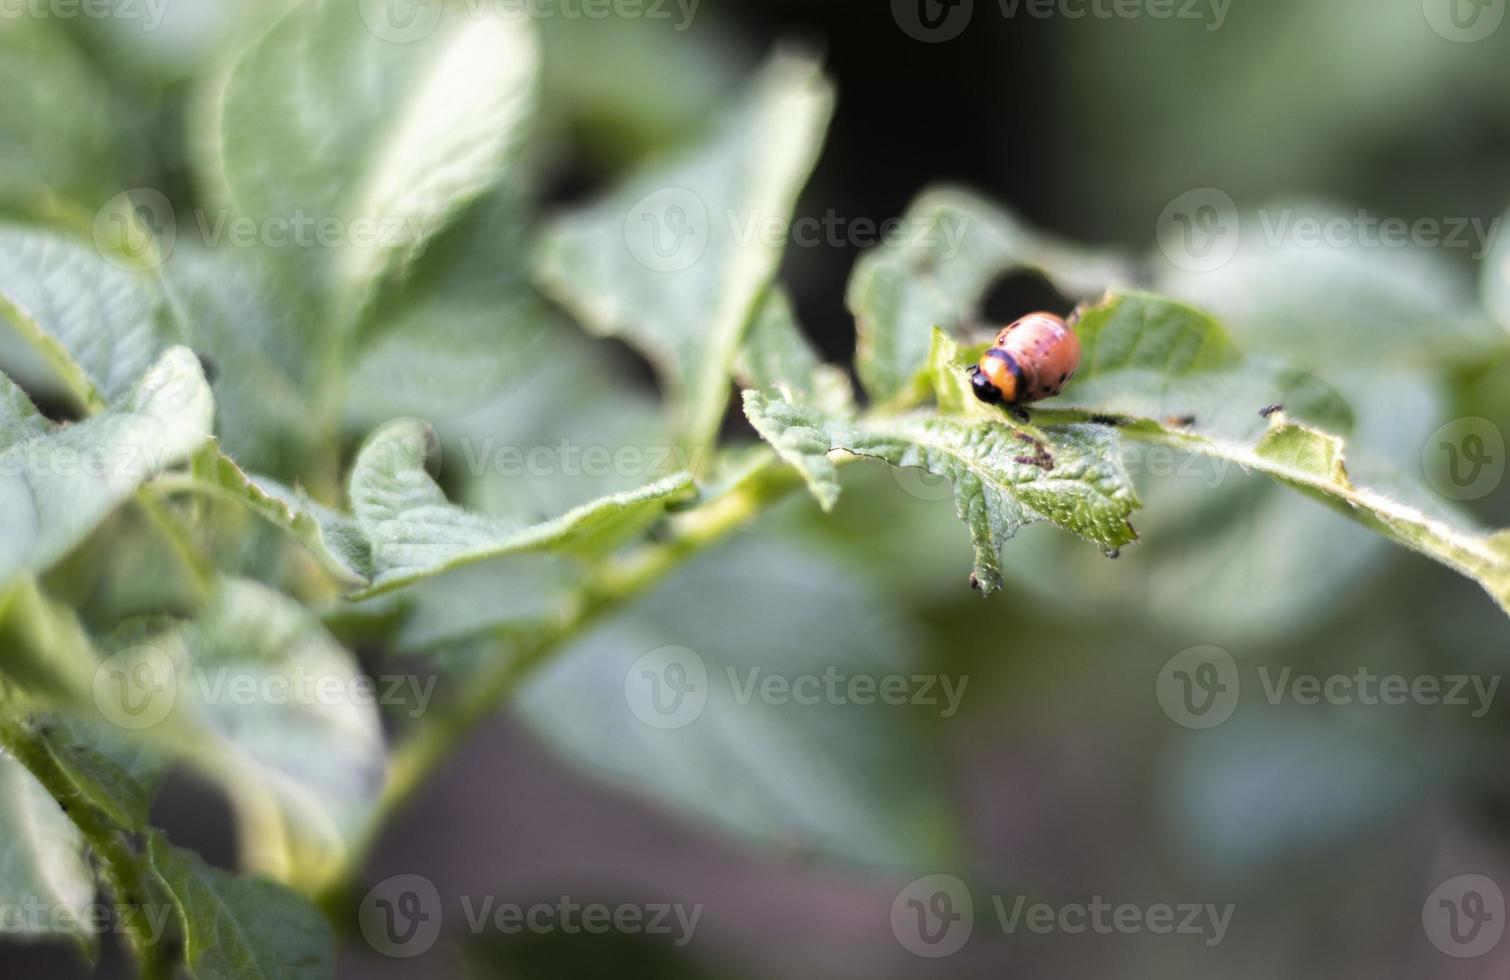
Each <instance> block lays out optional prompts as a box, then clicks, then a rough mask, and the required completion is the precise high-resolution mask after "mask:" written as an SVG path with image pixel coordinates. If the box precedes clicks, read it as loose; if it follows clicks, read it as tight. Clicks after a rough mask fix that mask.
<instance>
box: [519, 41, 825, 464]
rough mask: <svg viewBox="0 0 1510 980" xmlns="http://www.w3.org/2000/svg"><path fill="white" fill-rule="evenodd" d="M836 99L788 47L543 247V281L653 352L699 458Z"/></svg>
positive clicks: (600, 323)
mask: <svg viewBox="0 0 1510 980" xmlns="http://www.w3.org/2000/svg"><path fill="white" fill-rule="evenodd" d="M832 104H833V93H832V91H831V89H830V86H829V84H828V82H827V81H826V80H825V79H824V78H823V76H822V74H821V73H820V71H819V70H818V68H817V66H816V65H814V64H812V63H811V62H809V61H806V60H802V59H799V58H795V57H789V56H778V57H777V58H776V59H775V60H774V61H773V62H772V63H771V64H770V65H768V66H767V68H766V70H765V71H764V73H763V74H762V76H761V77H760V79H759V80H758V82H757V83H756V85H755V89H754V91H753V92H752V93H751V94H750V95H749V96H748V97H747V98H746V99H745V101H744V103H743V105H742V106H740V107H739V108H738V109H737V110H736V111H734V112H733V113H731V114H729V115H728V116H726V117H725V118H724V119H723V120H722V121H721V123H720V124H719V126H718V128H717V129H716V130H715V131H714V132H713V134H712V135H710V136H709V137H708V138H707V139H706V140H705V141H704V142H703V143H701V144H699V145H697V146H695V147H694V148H693V149H692V150H690V151H689V152H687V153H686V154H684V155H683V156H681V157H680V158H677V159H675V160H672V161H670V162H667V163H665V164H662V165H659V166H653V167H651V168H650V169H648V170H645V171H643V172H641V173H639V174H637V175H635V176H634V177H632V178H631V179H630V180H629V181H628V183H626V184H625V185H623V186H622V187H620V188H619V189H617V190H615V191H613V192H612V193H611V194H610V195H609V196H608V197H607V198H605V199H603V200H601V201H599V202H597V203H595V204H592V205H590V206H589V207H587V208H586V209H583V210H580V211H577V212H574V213H571V214H568V215H566V216H565V217H563V218H561V219H560V220H559V221H558V222H557V224H556V225H555V226H554V227H553V228H552V229H551V230H550V231H549V232H548V234H547V236H546V240H545V241H544V243H543V245H542V250H541V257H540V261H539V263H538V270H539V275H540V279H541V281H542V283H543V285H544V286H545V288H546V290H547V291H548V292H549V293H551V294H552V295H553V296H555V297H556V298H557V299H558V300H560V301H561V302H562V303H563V304H564V305H565V306H566V307H567V308H568V309H570V310H571V311H572V312H573V313H574V314H575V315H576V316H577V317H578V319H580V320H581V321H582V323H583V324H584V325H585V326H586V327H588V329H590V330H592V331H594V332H596V333H600V334H604V335H608V336H622V337H623V338H624V339H625V340H627V341H628V342H629V343H631V344H633V345H634V346H635V347H637V348H638V349H639V350H640V351H641V353H643V354H644V355H645V356H646V357H648V358H649V359H650V360H651V361H652V363H653V364H654V365H655V367H656V370H657V372H658V373H659V375H660V377H661V379H662V381H663V383H664V384H665V386H666V388H667V390H668V391H669V392H670V395H671V400H672V402H673V404H674V411H675V415H676V417H677V418H678V419H679V425H678V428H679V430H680V432H681V435H682V438H683V440H684V442H685V444H686V445H687V446H689V447H690V448H691V449H692V450H693V453H694V456H696V455H697V453H698V451H699V450H701V449H702V448H703V447H704V446H706V445H707V444H708V443H709V442H711V441H712V439H713V437H714V435H715V434H716V432H717V430H718V426H719V423H720V422H721V421H722V420H723V415H724V409H725V406H726V405H727V402H728V397H729V374H730V370H731V368H732V366H733V363H734V360H735V357H736V356H737V354H738V352H739V347H740V342H741V340H742V339H743V337H744V335H745V333H746V332H747V330H748V329H749V328H750V325H751V323H752V322H753V320H754V319H755V317H756V315H757V313H758V312H759V308H760V304H761V302H762V299H763V297H764V296H765V293H766V290H767V288H768V287H769V286H770V284H771V282H772V280H773V279H774V278H775V276H776V272H777V269H778V266H779V264H780V262H781V256H782V252H783V245H784V243H785V241H786V237H787V222H788V220H789V218H790V216H791V214H792V210H793V208H794V207H795V205H796V201H797V194H798V192H799V191H800V190H801V189H802V186H803V184H804V183H806V181H807V178H808V174H809V173H810V171H811V170H812V167H813V164H814V163H815V162H816V160H817V156H818V149H819V146H820V144H821V142H822V139H823V134H824V132H825V131H826V129H827V127H828V120H829V116H830V114H831V112H832Z"/></svg>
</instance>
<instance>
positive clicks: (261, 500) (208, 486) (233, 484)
mask: <svg viewBox="0 0 1510 980" xmlns="http://www.w3.org/2000/svg"><path fill="white" fill-rule="evenodd" d="M191 471H192V476H193V479H194V481H195V482H194V486H195V487H196V488H197V489H199V490H201V491H203V492H205V493H208V494H210V495H212V496H221V497H225V498H227V499H229V500H232V501H234V502H236V503H239V504H241V505H242V506H244V507H246V508H247V509H248V510H250V511H251V512H252V513H254V514H256V515H257V516H259V517H261V518H263V519H264V520H266V521H268V522H269V523H271V524H272V525H273V526H274V527H277V528H280V529H282V530H284V531H286V532H288V533H289V534H290V535H292V536H293V537H294V539H295V540H297V541H299V542H300V543H301V544H303V545H304V546H305V547H307V548H308V549H309V551H310V553H311V554H313V555H314V556H315V558H316V560H318V561H319V562H320V564H321V566H322V567H324V568H325V570H326V571H328V572H329V573H330V574H331V575H333V576H334V577H335V578H336V580H337V581H339V582H341V583H343V584H345V585H346V586H348V587H352V588H355V587H358V586H363V585H366V584H367V582H368V580H369V579H370V578H371V572H372V561H371V548H370V546H369V545H368V544H367V539H366V538H364V537H363V536H362V532H361V529H360V528H358V527H357V525H356V522H355V521H353V520H352V519H351V518H350V517H347V516H346V515H344V514H341V513H339V512H337V511H335V510H332V509H330V508H329V507H324V506H322V505H320V504H318V503H316V502H315V501H313V500H310V499H309V498H308V497H307V496H306V495H304V494H303V493H300V492H299V491H297V490H294V489H291V488H289V487H285V486H283V485H282V484H280V483H278V482H276V481H274V480H270V479H267V478H265V477H254V476H252V475H250V474H248V473H246V472H245V471H244V470H242V469H241V467H240V466H237V465H236V461H235V460H233V459H231V458H230V457H229V456H227V455H225V454H224V453H222V452H220V451H219V449H217V448H216V447H214V446H207V447H206V448H205V449H203V450H201V451H200V452H199V453H198V454H196V455H195V457H194V459H193V461H192V463H191Z"/></svg>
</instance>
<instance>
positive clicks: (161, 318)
mask: <svg viewBox="0 0 1510 980" xmlns="http://www.w3.org/2000/svg"><path fill="white" fill-rule="evenodd" d="M0 322H8V323H9V324H10V326H11V328H12V329H13V330H14V331H15V332H16V334H17V335H18V336H19V338H20V339H21V340H22V341H23V342H24V343H25V344H26V345H28V346H29V347H30V348H32V349H33V350H34V351H35V352H36V353H37V354H39V355H40V356H41V358H42V359H43V361H44V362H45V363H46V364H47V366H48V367H49V368H50V369H51V371H52V372H53V373H54V374H55V375H56V379H57V381H59V382H61V383H62V384H63V385H64V387H65V389H66V390H67V391H68V393H69V394H70V395H72V396H73V397H74V398H76V399H77V400H78V401H79V402H80V404H82V405H84V406H85V407H88V408H91V409H95V408H99V407H101V406H103V405H104V404H105V403H106V402H109V401H113V400H115V399H116V398H118V397H119V396H121V395H123V394H125V393H126V392H127V391H128V390H129V389H130V388H131V386H132V385H133V384H135V382H136V380H137V379H138V378H140V377H141V375H142V373H143V372H144V371H146V370H147V368H148V367H150V366H151V365H152V363H153V362H154V361H155V360H157V358H158V357H159V356H160V355H161V354H162V352H163V351H164V350H165V349H166V348H167V347H168V346H169V345H171V344H173V343H176V342H179V341H180V340H181V338H179V337H178V336H177V333H176V328H175V327H174V325H173V323H172V320H171V319H170V317H169V313H168V309H167V306H166V304H165V302H164V300H163V298H162V294H161V292H160V290H159V289H158V287H157V283H156V281H155V280H154V279H153V278H152V277H151V275H150V274H148V273H146V272H140V271H133V270H129V269H127V268H123V267H122V266H121V265H117V264H115V263H112V262H110V261H107V260H106V259H105V257H104V255H103V253H102V252H101V251H100V250H98V249H96V248H95V247H94V246H93V245H90V244H86V243H84V242H82V241H78V240H76V239H74V238H72V237H69V236H67V235H64V234H61V233H58V232H53V231H45V230H42V229H38V228H29V227H26V226H23V225H11V224H0Z"/></svg>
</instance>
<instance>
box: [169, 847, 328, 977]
mask: <svg viewBox="0 0 1510 980" xmlns="http://www.w3.org/2000/svg"><path fill="white" fill-rule="evenodd" d="M148 855H149V857H150V860H151V862H152V868H153V870H154V871H155V872H156V874H157V876H158V878H159V880H160V881H161V882H162V884H163V886H164V887H165V888H166V889H167V891H168V894H169V896H170V897H171V898H172V900H173V905H174V907H175V908H176V909H177V911H178V918H179V923H180V924H181V926H182V927H183V935H184V953H185V956H186V959H187V961H188V962H187V965H188V969H189V973H190V974H191V975H192V976H193V977H195V980H245V978H249V977H250V978H266V980H273V978H278V980H329V978H330V977H333V976H335V955H336V954H335V937H334V935H333V933H332V932H331V929H330V924H329V923H328V922H327V921H326V920H325V917H324V916H323V915H321V914H320V911H319V909H317V908H315V906H314V905H313V904H311V903H310V902H309V901H308V900H307V899H304V898H302V897H301V896H299V895H297V894H296V893H294V892H292V891H289V890H288V889H287V888H284V887H283V886H281V885H278V884H275V883H274V882H271V881H263V880H259V879H256V878H241V877H237V876H235V875H232V874H228V873H226V872H224V871H221V870H219V869H217V868H212V867H210V866H209V865H207V864H205V863H204V862H203V861H202V860H200V858H199V856H198V855H196V854H194V853H193V852H191V851H187V850H184V849H183V848H179V847H174V846H172V845H171V844H169V843H168V842H167V840H166V839H165V838H164V837H163V836H162V835H161V834H153V835H152V836H151V838H150V840H149V842H148Z"/></svg>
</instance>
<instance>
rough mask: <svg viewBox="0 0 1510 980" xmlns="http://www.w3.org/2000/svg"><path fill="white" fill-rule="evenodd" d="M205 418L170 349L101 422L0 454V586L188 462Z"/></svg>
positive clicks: (183, 363)
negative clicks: (0, 522) (2, 525)
mask: <svg viewBox="0 0 1510 980" xmlns="http://www.w3.org/2000/svg"><path fill="white" fill-rule="evenodd" d="M213 414H214V401H213V398H212V396H211V394H210V388H209V385H208V384H206V383H205V379H204V373H203V371H202V370H201V369H200V365H199V361H198V359H197V358H195V356H194V355H193V353H191V352H190V351H189V350H188V349H187V348H183V347H176V348H173V349H171V350H169V351H168V352H167V353H165V354H164V355H163V356H162V358H161V359H160V360H158V362H157V363H156V364H155V365H154V366H153V367H152V369H151V370H150V371H148V372H147V373H146V375H145V376H144V377H142V378H141V380H140V381H139V382H138V383H137V385H136V387H135V389H134V390H132V391H131V392H130V393H129V394H128V395H127V396H126V398H124V399H123V400H122V401H121V402H120V403H119V404H117V405H116V406H115V407H114V408H111V409H110V410H109V411H107V412H105V413H104V414H102V415H97V416H95V417H94V418H91V419H87V420H85V421H83V422H80V423H78V424H77V425H71V426H67V427H65V428H62V429H58V430H56V431H53V432H48V433H46V434H43V435H40V436H36V437H34V438H32V439H30V440H28V441H26V442H22V443H17V444H16V445H13V446H11V447H9V448H8V449H5V450H4V451H3V452H0V513H3V514H5V515H6V533H5V536H4V537H3V538H0V585H3V584H4V583H6V582H9V581H10V580H12V579H13V578H14V577H15V576H17V575H18V574H21V573H23V572H26V571H41V570H44V569H46V568H48V567H49V566H50V565H51V564H52V563H53V562H55V561H57V560H58V559H60V558H62V557H63V556H64V555H65V554H66V553H67V552H68V551H69V550H70V549H72V548H73V547H74V546H75V545H77V544H78V543H79V542H81V541H82V540H83V539H84V538H85V537H86V536H87V535H88V534H89V533H90V532H91V531H93V530H94V528H95V527H96V526H98V525H99V523H100V522H101V521H102V520H104V518H105V517H106V515H108V514H109V513H110V512H111V511H112V510H113V509H115V507H117V506H118V505H119V504H120V503H122V502H123V501H124V500H126V499H127V498H128V497H130V496H131V494H132V493H134V492H135V491H136V488H137V487H138V486H140V485H141V484H142V483H143V482H144V481H145V480H147V479H148V478H150V477H151V476H153V475H154V474H156V473H159V472H161V471H163V470H164V469H166V468H167V467H169V466H173V465H175V464H178V463H180V462H182V461H184V460H186V459H188V458H189V456H190V455H191V454H192V453H193V452H194V451H195V450H196V449H198V448H199V447H200V446H201V445H203V444H204V442H205V441H206V440H207V439H208V438H209V437H210V428H211V421H212V416H213Z"/></svg>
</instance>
